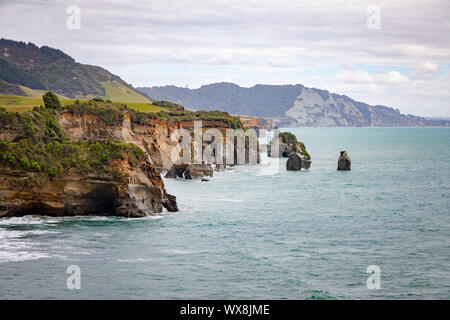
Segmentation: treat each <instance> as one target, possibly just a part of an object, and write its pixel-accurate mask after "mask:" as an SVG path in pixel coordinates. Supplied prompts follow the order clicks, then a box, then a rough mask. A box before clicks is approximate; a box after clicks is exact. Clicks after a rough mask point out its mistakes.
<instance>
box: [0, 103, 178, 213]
mask: <svg viewBox="0 0 450 320" xmlns="http://www.w3.org/2000/svg"><path fill="white" fill-rule="evenodd" d="M72 107H73V108H72V109H71V110H52V109H48V108H37V109H35V110H33V111H32V112H27V113H24V114H16V113H7V112H4V111H0V112H3V114H2V116H1V117H0V132H9V134H2V135H1V137H0V138H1V140H0V217H2V216H8V217H11V216H22V215H28V214H36V215H39V214H43V215H52V216H74V215H114V216H122V217H144V216H147V215H156V214H157V213H160V212H162V210H163V208H165V209H166V210H167V211H171V212H174V211H178V207H177V203H176V197H175V196H172V195H170V194H168V193H167V192H166V190H165V187H164V183H163V180H162V179H161V175H160V173H159V172H158V171H157V169H156V168H155V166H154V165H153V164H152V162H151V158H150V157H149V156H148V153H146V150H145V146H144V144H143V143H142V140H140V139H139V137H136V136H135V135H134V133H133V132H132V130H131V124H130V116H129V114H128V112H127V111H121V109H108V108H105V110H103V109H102V108H103V107H104V106H101V105H100V106H91V105H89V104H84V105H81V104H80V105H76V106H72ZM90 107H92V109H89V108H90ZM108 111H110V114H108ZM114 112H116V115H114ZM117 115H120V117H117V119H118V120H121V121H120V122H119V121H118V120H117V119H115V118H114V117H115V116H117ZM102 117H103V118H102ZM108 117H109V118H108ZM111 119H112V120H114V121H111ZM107 120H109V121H111V123H107ZM130 142H131V144H130Z"/></svg>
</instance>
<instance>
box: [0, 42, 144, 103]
mask: <svg viewBox="0 0 450 320" xmlns="http://www.w3.org/2000/svg"><path fill="white" fill-rule="evenodd" d="M0 80H3V81H2V82H1V83H0V89H1V90H2V91H1V93H3V94H7V93H9V94H20V90H22V91H24V93H22V94H24V95H32V96H33V95H34V94H33V91H30V90H49V91H53V92H55V93H57V94H60V95H62V96H65V97H68V98H71V99H89V98H93V97H103V98H106V99H109V100H114V101H123V102H149V101H150V99H149V98H148V97H147V96H146V95H145V94H143V93H141V92H139V91H137V90H136V89H134V88H133V87H132V86H131V85H129V84H128V83H126V82H125V81H123V80H122V79H121V78H120V77H118V76H116V75H114V74H112V73H110V72H109V71H107V70H105V69H103V68H101V67H98V66H92V65H86V64H81V63H78V62H76V61H75V60H74V59H73V58H72V57H70V56H69V55H67V54H65V53H64V52H62V51H61V50H58V49H53V48H50V47H47V46H42V47H38V46H36V45H35V44H33V43H25V42H18V41H13V40H7V39H0ZM5 82H6V83H7V84H9V85H7V84H5ZM18 85H20V86H23V87H25V88H29V89H28V90H27V89H25V90H23V88H22V89H20V87H19V89H20V90H19V89H18V87H17V86H18ZM39 93H40V92H39Z"/></svg>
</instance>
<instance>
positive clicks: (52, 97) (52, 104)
mask: <svg viewBox="0 0 450 320" xmlns="http://www.w3.org/2000/svg"><path fill="white" fill-rule="evenodd" d="M42 100H44V106H45V107H46V108H50V109H60V108H61V107H62V105H61V101H59V98H58V97H57V96H56V94H54V93H53V92H50V91H49V92H46V93H45V94H44V95H43V96H42Z"/></svg>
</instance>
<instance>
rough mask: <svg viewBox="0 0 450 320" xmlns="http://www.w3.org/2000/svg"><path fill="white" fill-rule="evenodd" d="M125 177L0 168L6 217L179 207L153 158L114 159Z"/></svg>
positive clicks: (132, 213)
mask: <svg viewBox="0 0 450 320" xmlns="http://www.w3.org/2000/svg"><path fill="white" fill-rule="evenodd" d="M110 166H113V167H115V168H118V169H120V172H121V176H120V177H113V176H111V175H106V174H104V175H98V174H97V175H96V174H79V173H78V172H76V171H75V170H71V171H70V172H69V174H68V175H66V176H64V177H63V178H49V177H48V176H46V175H42V174H39V173H34V172H25V171H22V170H11V168H0V217H5V216H6V217H12V216H23V215H29V214H32V215H40V214H42V215H50V216H76V215H114V216H122V217H144V216H148V215H156V214H157V213H159V212H161V211H162V210H163V207H164V208H166V209H167V210H168V211H178V208H177V204H176V198H175V197H174V196H171V195H169V194H167V192H166V191H165V189H164V185H163V183H162V180H161V177H160V175H159V173H158V172H156V170H155V168H154V167H153V166H151V165H150V164H149V163H148V162H147V161H141V162H140V163H139V166H138V167H133V168H132V167H130V165H129V164H128V159H126V158H125V159H123V160H116V161H113V162H112V163H111V164H110Z"/></svg>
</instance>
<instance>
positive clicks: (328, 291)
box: [0, 128, 450, 299]
mask: <svg viewBox="0 0 450 320" xmlns="http://www.w3.org/2000/svg"><path fill="white" fill-rule="evenodd" d="M290 131H292V132H294V133H295V134H296V135H297V137H298V138H300V139H301V140H302V141H304V143H305V144H306V147H307V149H308V151H309V153H310V154H311V156H312V160H313V162H312V166H311V170H309V171H301V172H287V171H285V169H284V166H285V161H286V160H285V159H282V160H281V164H280V166H281V170H279V171H278V172H272V171H270V172H267V170H265V169H264V168H265V167H264V166H262V165H260V166H239V167H235V168H231V169H228V170H227V171H225V172H220V173H215V175H214V177H213V178H212V180H211V181H209V182H199V181H185V180H183V181H181V180H166V181H165V183H166V188H167V189H168V191H169V192H170V193H172V194H175V195H176V196H177V198H178V204H179V207H180V209H181V211H180V212H179V213H175V214H167V213H166V214H165V215H164V216H162V217H157V218H145V219H130V220H127V219H121V218H106V217H90V218H86V217H84V218H83V217H76V218H50V217H48V218H44V217H23V218H7V219H0V298H2V299H5V298H8V299H17V298H25V299H31V298H43V299H50V298H52V299H54V298H57V299H68V298H71V299H91V298H100V299H108V298H119V299H180V298H188V299H247V298H248V299H346V298H347V299H380V298H387V299H444V298H446V299H449V298H450V129H449V128H297V129H290ZM340 150H347V151H348V153H349V155H350V157H351V159H352V169H353V170H352V171H351V172H338V171H336V166H337V159H338V156H339V151H340ZM272 161H276V160H273V159H272ZM69 265H78V266H79V267H80V269H81V289H80V290H68V289H67V287H66V279H67V277H68V276H69V274H67V273H66V268H67V267H68V266H69ZM369 265H378V266H379V267H380V269H381V289H379V290H369V289H368V288H367V286H366V280H367V277H368V276H369V274H367V273H366V269H367V267H368V266H369Z"/></svg>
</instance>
